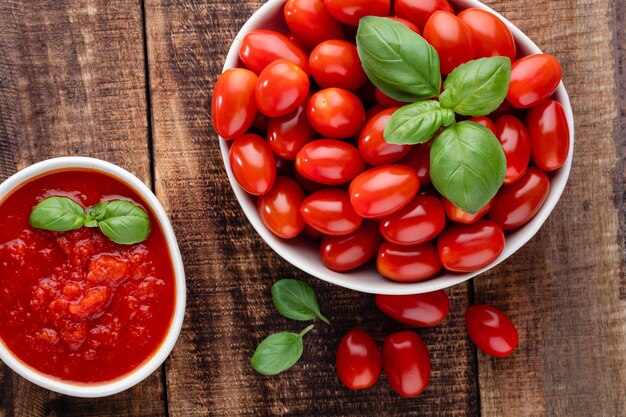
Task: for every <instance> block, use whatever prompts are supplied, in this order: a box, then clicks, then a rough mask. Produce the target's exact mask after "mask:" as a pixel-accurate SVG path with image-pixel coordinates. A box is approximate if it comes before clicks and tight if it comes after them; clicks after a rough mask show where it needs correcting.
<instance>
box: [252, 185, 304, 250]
mask: <svg viewBox="0 0 626 417" xmlns="http://www.w3.org/2000/svg"><path fill="white" fill-rule="evenodd" d="M302 201H304V191H303V190H302V187H300V185H298V183H297V182H295V181H294V180H292V179H291V178H288V177H282V176H281V177H277V178H276V181H275V182H274V186H273V187H272V188H271V189H270V191H269V192H268V193H266V194H265V195H263V196H260V197H259V199H258V201H257V209H258V211H259V216H260V217H261V221H262V222H263V224H264V225H265V226H266V227H267V228H268V229H269V230H270V231H271V232H272V233H274V234H275V235H276V236H278V237H280V238H282V239H292V238H294V237H296V236H298V235H299V234H300V233H301V232H302V230H303V229H304V226H305V224H304V220H303V218H302V215H301V214H300V206H301V205H302Z"/></svg>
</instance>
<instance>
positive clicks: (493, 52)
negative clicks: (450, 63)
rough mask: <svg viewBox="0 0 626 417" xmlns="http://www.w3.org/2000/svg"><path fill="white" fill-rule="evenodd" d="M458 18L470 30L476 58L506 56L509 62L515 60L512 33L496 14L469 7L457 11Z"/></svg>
mask: <svg viewBox="0 0 626 417" xmlns="http://www.w3.org/2000/svg"><path fill="white" fill-rule="evenodd" d="M459 19H461V20H462V21H463V22H464V23H465V24H466V25H467V27H468V28H469V30H470V32H472V37H473V38H474V49H475V50H476V58H486V57H490V56H506V57H508V58H509V59H510V60H511V62H514V61H515V56H516V54H517V52H516V49H515V39H513V34H512V33H511V31H510V30H509V28H508V27H507V26H506V24H504V22H503V21H502V20H500V19H498V17H496V15H494V14H491V13H489V12H488V11H485V10H481V9H476V8H471V9H465V10H463V11H462V12H461V13H459Z"/></svg>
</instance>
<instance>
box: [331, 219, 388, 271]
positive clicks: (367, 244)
mask: <svg viewBox="0 0 626 417" xmlns="http://www.w3.org/2000/svg"><path fill="white" fill-rule="evenodd" d="M381 239H382V238H381V237H380V233H379V232H378V224H376V223H375V222H370V221H365V222H363V224H361V226H360V227H359V228H358V229H357V230H356V231H354V232H352V233H350V234H349V235H345V236H325V237H324V239H323V240H322V245H321V247H320V256H321V258H322V262H323V263H324V265H326V267H327V268H329V269H332V270H333V271H338V272H343V271H350V270H352V269H355V268H358V267H359V266H361V265H363V264H365V263H366V262H367V261H369V260H370V259H372V258H373V257H374V255H376V252H377V251H378V245H379V244H380V241H381Z"/></svg>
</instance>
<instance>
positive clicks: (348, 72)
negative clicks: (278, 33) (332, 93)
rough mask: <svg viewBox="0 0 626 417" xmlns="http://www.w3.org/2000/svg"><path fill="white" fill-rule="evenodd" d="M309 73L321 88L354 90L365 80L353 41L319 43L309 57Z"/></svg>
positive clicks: (361, 85)
mask: <svg viewBox="0 0 626 417" xmlns="http://www.w3.org/2000/svg"><path fill="white" fill-rule="evenodd" d="M309 66H310V68H311V75H312V76H313V79H315V82H317V83H318V84H319V85H320V87H322V88H330V87H338V88H343V89H346V90H350V91H356V90H358V89H359V88H361V87H363V85H365V83H366V82H367V75H366V74H365V71H363V66H362V65H361V59H360V58H359V54H358V52H357V50H356V46H355V45H354V44H353V43H350V42H346V41H342V40H329V41H325V42H322V43H320V44H319V45H317V47H316V48H315V49H314V50H313V52H311V56H310V57H309Z"/></svg>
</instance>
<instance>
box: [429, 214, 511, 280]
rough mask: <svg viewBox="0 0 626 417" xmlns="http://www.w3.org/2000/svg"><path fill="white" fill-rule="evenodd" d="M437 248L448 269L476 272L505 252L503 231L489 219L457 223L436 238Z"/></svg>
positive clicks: (442, 261) (444, 265)
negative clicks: (470, 222)
mask: <svg viewBox="0 0 626 417" xmlns="http://www.w3.org/2000/svg"><path fill="white" fill-rule="evenodd" d="M494 205H495V203H494ZM437 249H438V251H439V257H440V259H441V263H442V264H443V267H444V268H446V269H447V270H449V271H455V272H473V271H477V270H479V269H481V268H484V267H485V266H487V265H489V264H490V263H492V262H493V261H495V260H496V259H497V258H498V256H500V254H501V253H502V251H503V250H504V232H503V231H502V228H501V227H500V226H499V225H497V224H496V223H494V222H492V221H489V220H479V221H477V222H476V223H472V224H457V225H454V226H452V227H450V228H449V229H447V230H445V231H444V232H443V233H442V234H441V235H440V236H439V239H438V240H437Z"/></svg>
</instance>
